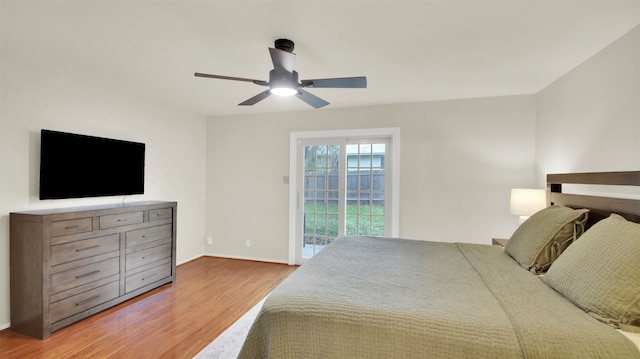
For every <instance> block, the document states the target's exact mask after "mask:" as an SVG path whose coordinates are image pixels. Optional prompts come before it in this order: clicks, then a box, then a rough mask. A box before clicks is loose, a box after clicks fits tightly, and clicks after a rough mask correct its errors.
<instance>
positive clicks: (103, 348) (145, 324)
mask: <svg viewBox="0 0 640 359" xmlns="http://www.w3.org/2000/svg"><path fill="white" fill-rule="evenodd" d="M296 269H297V267H295V266H287V265H284V264H274V263H264V262H252V261H243V260H234V259H224V258H214V257H202V258H198V259H196V260H194V261H191V262H188V263H185V264H182V265H180V266H178V268H177V271H176V276H177V279H176V282H175V283H172V284H167V285H165V286H163V287H161V288H158V289H156V290H153V291H151V292H149V293H146V294H143V295H141V296H139V297H136V298H134V299H132V300H130V301H128V302H125V303H122V304H120V305H118V306H116V307H114V308H111V309H108V310H106V311H104V312H101V313H99V314H97V315H95V316H93V317H90V318H87V319H85V320H83V321H81V322H79V323H76V324H74V325H71V326H69V327H67V328H65V329H62V330H60V331H58V332H55V333H53V335H52V336H51V337H49V338H47V339H45V340H38V339H34V338H30V337H27V336H24V335H21V334H17V333H14V332H12V331H11V330H10V329H5V330H2V331H0V358H3V359H9V358H30V359H32V358H33V359H35V358H191V357H193V356H194V355H195V354H197V353H198V352H199V351H200V350H202V349H203V348H204V347H205V346H207V344H209V343H210V342H211V341H213V340H214V339H215V338H216V337H217V336H218V335H219V334H220V333H222V332H223V331H224V330H225V329H226V328H228V327H229V326H230V325H231V324H233V322H235V321H236V320H237V319H238V318H240V317H241V316H242V314H244V313H245V312H246V311H248V310H249V309H251V308H252V307H253V306H254V305H255V304H257V303H258V302H259V301H260V300H261V299H262V298H263V297H264V296H265V295H267V294H268V293H269V292H271V291H272V290H273V289H274V288H275V287H276V286H277V285H278V284H279V283H280V282H281V281H282V280H283V279H285V278H286V277H287V276H289V274H291V273H293V271H295V270H296Z"/></svg>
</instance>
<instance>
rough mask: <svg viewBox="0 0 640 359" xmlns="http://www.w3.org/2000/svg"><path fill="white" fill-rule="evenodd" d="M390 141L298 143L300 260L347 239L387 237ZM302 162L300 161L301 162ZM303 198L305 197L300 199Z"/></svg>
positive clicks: (343, 140) (344, 140) (298, 254)
mask: <svg viewBox="0 0 640 359" xmlns="http://www.w3.org/2000/svg"><path fill="white" fill-rule="evenodd" d="M386 142H387V141H385V140H381V139H378V140H376V141H372V140H359V141H354V140H351V141H349V140H347V139H342V140H341V141H339V142H338V143H331V142H328V141H326V142H318V141H304V142H301V143H299V146H300V148H299V151H298V153H300V154H301V156H302V159H301V161H300V162H301V163H302V164H303V165H302V168H301V171H302V172H303V173H302V175H301V176H300V177H299V178H302V181H301V182H302V183H299V187H301V189H302V190H301V191H299V192H298V193H300V192H301V194H302V195H301V197H302V198H299V199H301V201H299V202H302V205H299V206H298V219H299V223H300V224H301V225H300V230H299V231H298V238H300V239H301V241H300V243H301V247H297V249H296V251H297V254H296V257H298V256H300V257H298V258H299V260H297V262H302V261H304V259H306V258H310V257H312V256H313V255H315V254H316V253H318V252H319V251H321V250H322V249H323V248H324V247H325V246H326V245H328V244H329V243H331V242H332V241H333V240H334V239H336V238H338V237H339V236H342V235H368V236H385V234H386V232H385V229H386V227H387V224H386V223H387V219H386V218H385V212H386V208H387V203H386V201H385V192H386V191H385V188H386V186H387V182H388V181H386V173H385V162H386V159H385V157H386V156H385V155H386V152H387V147H388V146H387V143H386ZM300 162H299V163H300ZM299 196H300V195H299Z"/></svg>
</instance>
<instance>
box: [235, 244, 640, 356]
mask: <svg viewBox="0 0 640 359" xmlns="http://www.w3.org/2000/svg"><path fill="white" fill-rule="evenodd" d="M239 358H243V359H244V358H251V359H256V358H276V359H288V358H292V359H293V358H295V359H299V358H487V359H488V358H491V359H494V358H528V359H533V358H580V359H584V358H616V359H620V358H640V352H639V351H638V349H637V347H636V346H635V345H634V344H633V343H631V342H630V341H629V340H628V339H627V338H625V337H624V336H623V335H622V334H620V333H618V332H616V330H614V329H613V328H610V327H609V326H607V325H605V324H602V323H600V322H598V321H596V320H595V319H593V318H592V317H591V316H589V315H587V314H586V313H584V312H583V311H582V310H580V309H579V308H577V307H576V306H574V305H573V304H572V303H571V302H569V301H568V300H567V299H565V298H564V297H562V296H561V295H559V294H557V293H556V292H555V291H554V290H553V289H551V288H549V287H548V286H547V285H546V284H544V283H543V282H542V281H541V280H540V279H539V278H538V277H536V276H534V275H533V274H531V273H530V272H528V271H526V270H524V269H523V268H521V267H520V266H519V265H518V264H517V263H516V262H515V261H513V260H512V259H511V257H509V256H508V255H507V254H506V253H504V251H503V250H502V249H501V248H500V247H498V246H489V245H478V244H461V243H457V244H456V243H439V242H423V241H411V240H402V239H390V238H385V239H382V238H368V237H345V238H340V239H338V240H336V241H334V242H333V243H332V244H331V245H330V246H328V247H326V248H325V249H323V250H322V251H321V252H320V253H319V254H317V255H316V256H315V257H314V258H313V259H311V260H309V261H308V262H307V263H305V264H304V265H303V266H301V267H300V268H299V269H298V270H297V271H296V272H295V273H293V274H292V275H291V276H290V277H289V278H287V279H286V280H285V281H284V282H283V283H282V284H281V285H280V286H279V287H278V288H277V289H276V290H274V292H273V293H272V294H271V295H270V296H269V297H268V298H267V300H266V302H265V304H264V306H263V308H262V310H261V312H260V314H259V315H258V317H257V318H256V321H255V322H254V324H253V326H252V328H251V330H250V332H249V335H248V337H247V339H246V341H245V344H244V346H243V348H242V351H241V353H240V356H239Z"/></svg>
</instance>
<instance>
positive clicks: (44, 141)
mask: <svg viewBox="0 0 640 359" xmlns="http://www.w3.org/2000/svg"><path fill="white" fill-rule="evenodd" d="M144 155H145V144H144V143H138V142H130V141H122V140H115V139H110V138H103V137H94V136H86V135H79V134H73V133H66V132H58V131H51V130H42V131H41V137H40V199H63V198H80V197H99V196H118V195H130V194H143V193H144Z"/></svg>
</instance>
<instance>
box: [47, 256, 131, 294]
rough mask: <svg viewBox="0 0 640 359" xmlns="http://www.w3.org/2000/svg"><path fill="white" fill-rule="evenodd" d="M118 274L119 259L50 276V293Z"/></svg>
mask: <svg viewBox="0 0 640 359" xmlns="http://www.w3.org/2000/svg"><path fill="white" fill-rule="evenodd" d="M118 273H120V258H119V257H116V258H111V259H107V260H105V261H102V262H98V263H93V264H90V265H85V266H82V267H78V268H74V269H70V270H68V271H64V272H60V273H56V274H52V275H51V293H52V294H55V293H58V292H62V291H64V290H67V289H71V288H73V287H77V286H80V285H83V284H87V283H90V282H93V281H96V280H98V279H102V278H105V277H108V276H110V275H114V274H118Z"/></svg>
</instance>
